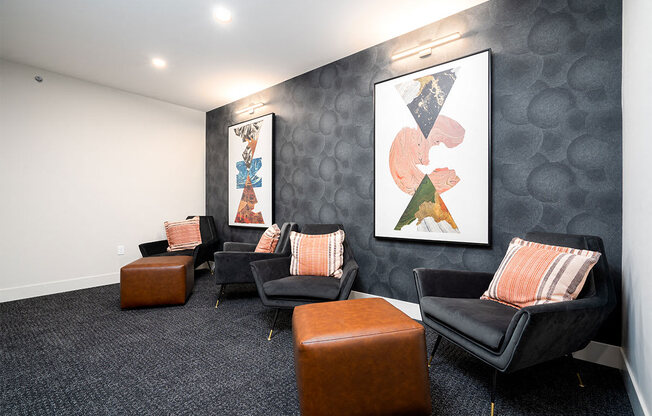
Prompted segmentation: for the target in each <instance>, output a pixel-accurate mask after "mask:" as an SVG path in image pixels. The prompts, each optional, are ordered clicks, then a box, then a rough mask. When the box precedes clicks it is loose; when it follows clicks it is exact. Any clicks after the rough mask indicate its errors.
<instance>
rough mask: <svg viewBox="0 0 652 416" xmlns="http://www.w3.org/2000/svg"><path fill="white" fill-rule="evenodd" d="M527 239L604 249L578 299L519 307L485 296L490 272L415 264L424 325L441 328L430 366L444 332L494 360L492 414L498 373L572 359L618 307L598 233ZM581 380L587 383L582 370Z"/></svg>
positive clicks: (488, 361)
mask: <svg viewBox="0 0 652 416" xmlns="http://www.w3.org/2000/svg"><path fill="white" fill-rule="evenodd" d="M525 239H526V240H528V241H533V242H538V243H543V244H550V245H556V246H563V247H572V248H577V249H585V250H591V251H599V252H600V253H601V256H600V259H599V261H598V263H597V264H596V265H595V266H594V267H593V269H592V270H591V272H590V273H589V275H588V277H587V279H586V283H585V284H584V287H583V289H582V291H581V292H580V294H579V296H578V297H577V299H575V300H569V301H564V302H557V303H547V304H541V305H534V306H527V307H523V308H521V309H516V308H513V307H510V306H507V305H503V304H502V303H498V302H494V301H491V300H485V299H480V296H482V294H483V293H484V291H485V290H486V289H487V288H488V286H489V283H490V282H491V280H492V277H493V274H492V273H478V272H466V271H452V270H434V269H414V276H415V280H416V285H417V292H418V295H419V306H420V309H421V316H422V318H423V322H424V324H426V325H427V326H428V327H430V328H432V329H433V330H434V331H435V332H436V333H437V338H436V341H435V345H434V348H433V350H432V353H431V355H430V360H429V363H430V362H432V357H433V356H434V354H435V351H436V349H437V347H438V345H439V341H440V340H441V337H444V338H446V339H447V340H448V341H450V342H452V343H453V344H455V345H457V346H458V347H460V348H462V349H464V350H466V351H467V352H469V353H470V354H471V355H473V356H475V357H476V358H478V359H479V360H481V361H483V362H484V363H486V364H488V365H489V366H490V367H491V368H492V373H491V406H490V408H491V414H492V415H493V412H494V403H495V391H496V376H497V373H498V372H501V373H511V372H513V371H516V370H520V369H523V368H526V367H530V366H533V365H535V364H539V363H542V362H545V361H548V360H552V359H555V358H560V357H564V356H569V357H571V360H573V359H572V356H571V354H572V353H573V352H575V351H578V350H581V349H582V348H584V347H586V346H587V345H588V343H589V342H590V341H591V340H592V339H593V337H594V336H595V335H596V333H597V332H598V330H599V329H600V327H601V326H602V324H603V323H604V321H605V320H606V318H607V316H608V315H609V313H610V312H611V310H612V309H613V308H614V306H615V304H616V297H615V292H614V287H613V282H612V279H611V276H610V274H609V266H608V264H607V258H606V256H605V254H604V246H603V243H602V240H601V239H600V238H599V237H593V236H584V235H568V234H553V233H542V232H533V233H529V234H527V235H526V236H525ZM577 377H578V381H579V385H580V386H581V387H583V383H582V380H581V377H580V376H579V372H577Z"/></svg>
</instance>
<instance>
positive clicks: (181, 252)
mask: <svg viewBox="0 0 652 416" xmlns="http://www.w3.org/2000/svg"><path fill="white" fill-rule="evenodd" d="M193 251H194V250H193V249H187V250H176V251H166V252H164V253H158V254H154V255H153V256H151V257H163V256H191V257H192V253H193Z"/></svg>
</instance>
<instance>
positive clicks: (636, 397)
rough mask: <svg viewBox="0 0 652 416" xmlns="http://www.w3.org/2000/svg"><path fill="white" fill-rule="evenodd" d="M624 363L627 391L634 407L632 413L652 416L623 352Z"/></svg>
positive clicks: (637, 415)
mask: <svg viewBox="0 0 652 416" xmlns="http://www.w3.org/2000/svg"><path fill="white" fill-rule="evenodd" d="M623 362H624V363H625V366H624V368H623V381H624V382H625V390H627V395H628V396H629V402H630V404H631V405H632V411H633V412H634V415H635V416H651V415H652V413H650V408H649V407H648V406H647V403H646V402H645V398H644V397H645V396H643V392H642V391H641V388H640V387H639V385H638V382H637V381H636V378H635V377H634V376H633V373H632V368H631V367H630V365H629V361H628V360H627V356H626V355H625V352H624V351H623Z"/></svg>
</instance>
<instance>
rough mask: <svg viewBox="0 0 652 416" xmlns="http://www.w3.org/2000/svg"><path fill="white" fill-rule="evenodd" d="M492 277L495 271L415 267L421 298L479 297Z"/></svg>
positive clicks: (415, 277)
mask: <svg viewBox="0 0 652 416" xmlns="http://www.w3.org/2000/svg"><path fill="white" fill-rule="evenodd" d="M492 278H493V273H483V272H467V271H459V270H437V269H423V268H419V269H414V279H415V281H416V284H417V293H418V295H419V299H421V298H422V297H424V296H437V297H444V298H467V299H469V298H479V297H480V296H482V294H483V293H484V291H485V290H487V288H488V287H489V283H491V279H492Z"/></svg>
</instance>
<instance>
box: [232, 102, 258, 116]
mask: <svg viewBox="0 0 652 416" xmlns="http://www.w3.org/2000/svg"><path fill="white" fill-rule="evenodd" d="M264 105H265V104H263V103H256V104H252V105H250V106H249V107H245V108H241V109H239V110H237V111H236V112H235V113H236V114H242V113H249V114H253V113H254V111H255V110H256V109H257V108H260V107H262V106H264Z"/></svg>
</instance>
